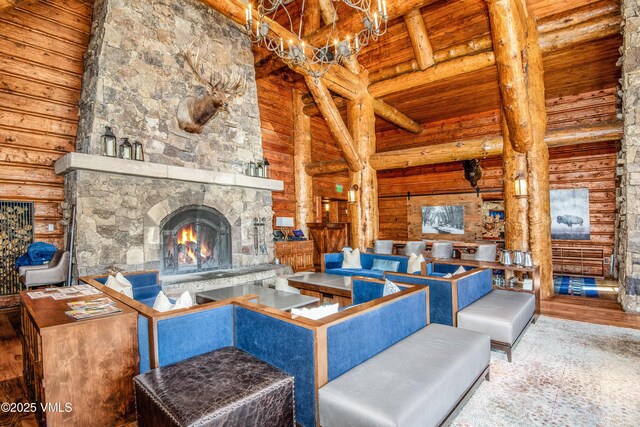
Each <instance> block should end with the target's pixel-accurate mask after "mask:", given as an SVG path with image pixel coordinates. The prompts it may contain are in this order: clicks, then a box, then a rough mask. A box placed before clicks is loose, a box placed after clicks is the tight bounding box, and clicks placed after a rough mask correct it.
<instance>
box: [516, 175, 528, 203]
mask: <svg viewBox="0 0 640 427" xmlns="http://www.w3.org/2000/svg"><path fill="white" fill-rule="evenodd" d="M514 185H515V193H516V197H517V198H523V197H527V196H528V195H529V191H528V189H527V179H526V178H524V177H523V176H522V175H518V176H516V179H515V181H514Z"/></svg>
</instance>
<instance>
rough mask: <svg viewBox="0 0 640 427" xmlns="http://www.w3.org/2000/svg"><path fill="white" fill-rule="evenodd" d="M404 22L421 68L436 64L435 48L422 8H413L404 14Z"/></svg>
mask: <svg viewBox="0 0 640 427" xmlns="http://www.w3.org/2000/svg"><path fill="white" fill-rule="evenodd" d="M404 23H405V25H406V26H407V32H408V33H409V39H410V40H411V45H412V46H413V52H414V54H415V57H416V62H417V63H418V67H420V69H421V70H425V69H427V68H429V67H431V66H432V65H433V64H435V60H434V58H433V48H432V47H431V42H430V41H429V35H428V34H427V27H426V26H425V24H424V19H423V18H422V13H421V12H420V9H413V10H412V11H410V12H409V13H407V14H406V15H404Z"/></svg>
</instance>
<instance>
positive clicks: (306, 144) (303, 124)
mask: <svg viewBox="0 0 640 427" xmlns="http://www.w3.org/2000/svg"><path fill="white" fill-rule="evenodd" d="M303 105H304V104H302V95H301V93H300V91H298V90H295V89H294V90H293V152H294V154H293V164H294V174H295V176H294V179H295V196H296V225H297V227H298V228H300V229H302V230H303V231H304V233H305V235H307V236H308V235H309V234H308V233H307V223H310V222H313V220H314V218H313V177H311V176H309V175H307V172H306V171H305V167H306V165H307V164H309V163H311V118H310V117H309V116H307V115H305V114H303V113H302V108H303Z"/></svg>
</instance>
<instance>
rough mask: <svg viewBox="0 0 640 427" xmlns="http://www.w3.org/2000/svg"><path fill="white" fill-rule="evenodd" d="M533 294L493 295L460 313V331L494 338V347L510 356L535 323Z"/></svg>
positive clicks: (498, 292) (489, 294) (505, 292)
mask: <svg viewBox="0 0 640 427" xmlns="http://www.w3.org/2000/svg"><path fill="white" fill-rule="evenodd" d="M535 309H536V299H535V296H534V295H533V294H529V293H525V292H513V291H504V290H495V291H491V292H489V293H488V294H486V295H485V296H483V297H482V298H480V299H479V300H477V301H476V302H474V303H473V304H471V305H469V306H468V307H465V308H464V309H463V310H461V311H459V312H458V328H462V329H468V330H471V331H476V332H481V333H483V334H487V335H489V336H491V347H492V348H493V349H496V350H502V351H505V352H506V353H507V359H508V360H509V362H511V349H512V348H513V347H515V345H516V344H517V343H518V341H520V338H521V337H522V335H524V331H525V329H526V328H527V326H529V324H530V323H531V322H532V321H533V319H534V312H535Z"/></svg>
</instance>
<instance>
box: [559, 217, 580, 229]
mask: <svg viewBox="0 0 640 427" xmlns="http://www.w3.org/2000/svg"><path fill="white" fill-rule="evenodd" d="M557 220H558V224H565V225H567V226H568V227H573V226H574V225H580V226H582V223H583V222H584V220H583V219H582V218H581V217H579V216H575V215H558V218H557Z"/></svg>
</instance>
